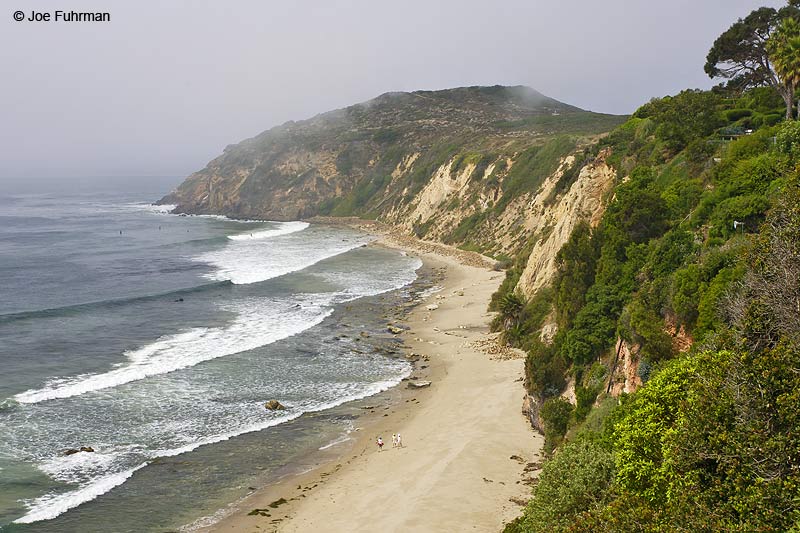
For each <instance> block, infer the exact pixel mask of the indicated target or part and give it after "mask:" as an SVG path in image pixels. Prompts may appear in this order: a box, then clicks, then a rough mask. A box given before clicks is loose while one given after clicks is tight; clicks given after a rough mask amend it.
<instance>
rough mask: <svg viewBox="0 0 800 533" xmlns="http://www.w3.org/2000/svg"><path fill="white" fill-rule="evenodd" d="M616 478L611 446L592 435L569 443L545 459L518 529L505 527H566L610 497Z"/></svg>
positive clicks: (531, 532) (530, 531)
mask: <svg viewBox="0 0 800 533" xmlns="http://www.w3.org/2000/svg"><path fill="white" fill-rule="evenodd" d="M613 478H614V455H613V453H612V452H611V451H610V450H608V449H606V448H605V447H603V446H602V445H601V444H600V443H599V442H598V441H594V440H590V439H579V440H577V441H575V442H570V443H567V444H566V445H565V446H564V447H563V448H562V449H560V450H559V451H558V453H556V454H555V455H554V456H553V458H552V459H550V460H549V461H547V463H545V465H544V468H543V469H542V472H541V474H540V476H539V483H538V484H537V485H536V488H535V489H534V490H533V499H532V500H531V501H530V502H529V503H528V506H527V507H526V509H525V515H524V517H523V518H522V519H521V520H520V522H519V523H518V524H517V527H518V529H516V530H513V529H512V530H506V531H520V532H522V531H524V532H526V533H538V532H541V533H550V532H553V531H564V530H565V529H566V528H567V526H568V525H569V524H570V522H572V521H573V520H574V519H575V517H576V516H578V515H579V514H580V513H583V512H585V511H588V510H589V509H592V508H594V507H595V506H598V505H600V504H602V503H603V502H604V501H605V500H606V499H607V498H608V494H609V490H608V489H609V486H610V485H611V482H612V480H613Z"/></svg>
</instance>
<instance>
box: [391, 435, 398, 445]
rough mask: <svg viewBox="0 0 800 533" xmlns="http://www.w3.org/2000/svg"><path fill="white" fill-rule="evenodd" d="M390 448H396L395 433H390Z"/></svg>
mask: <svg viewBox="0 0 800 533" xmlns="http://www.w3.org/2000/svg"><path fill="white" fill-rule="evenodd" d="M392 448H397V435H395V434H394V433H392Z"/></svg>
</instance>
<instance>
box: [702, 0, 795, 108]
mask: <svg viewBox="0 0 800 533" xmlns="http://www.w3.org/2000/svg"><path fill="white" fill-rule="evenodd" d="M797 4H798V2H797V1H796V0H792V1H791V2H790V3H789V5H788V6H786V7H784V8H782V9H779V10H776V9H773V8H769V7H762V8H759V9H756V10H755V11H753V12H751V13H750V14H749V15H747V16H746V17H745V18H743V19H739V20H738V21H736V22H735V23H734V24H733V25H732V26H731V27H730V28H728V30H727V31H725V32H724V33H723V34H722V35H720V36H719V37H718V38H717V40H716V41H714V45H713V46H712V47H711V50H709V52H708V56H707V57H706V64H705V72H706V74H708V76H709V77H710V78H726V79H728V80H729V82H728V86H729V87H732V88H735V89H738V90H745V89H749V88H752V87H759V86H764V85H768V86H770V87H772V88H774V89H775V90H776V91H777V92H778V93H779V94H780V95H781V97H782V98H783V101H784V102H785V103H786V118H787V119H791V118H792V116H793V115H792V109H793V107H794V87H793V86H792V84H787V83H785V82H784V80H783V79H782V78H781V77H780V76H779V75H778V74H777V73H776V71H775V69H774V67H773V65H772V63H771V61H770V57H769V53H768V51H767V42H768V41H769V39H770V37H771V36H772V34H773V33H774V32H775V30H776V29H777V28H778V26H779V25H780V24H781V22H782V21H783V20H784V19H787V18H795V19H797V18H800V8H798V6H797Z"/></svg>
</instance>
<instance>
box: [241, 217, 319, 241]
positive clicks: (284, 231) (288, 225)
mask: <svg viewBox="0 0 800 533" xmlns="http://www.w3.org/2000/svg"><path fill="white" fill-rule="evenodd" d="M277 224H279V226H278V227H277V228H273V229H264V230H257V231H253V232H250V233H240V234H238V235H228V238H229V239H230V240H232V241H249V240H253V239H268V238H270V237H277V236H279V235H289V234H290V233H296V232H298V231H303V230H304V229H306V228H307V227H308V226H310V224H309V223H308V222H278V223H277Z"/></svg>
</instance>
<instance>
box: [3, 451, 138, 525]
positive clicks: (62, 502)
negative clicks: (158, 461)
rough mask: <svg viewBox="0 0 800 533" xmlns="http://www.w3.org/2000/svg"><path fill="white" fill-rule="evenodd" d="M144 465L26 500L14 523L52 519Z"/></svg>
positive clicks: (103, 491) (119, 483)
mask: <svg viewBox="0 0 800 533" xmlns="http://www.w3.org/2000/svg"><path fill="white" fill-rule="evenodd" d="M145 466H147V463H142V464H140V465H138V466H136V467H134V468H129V469H128V470H124V471H122V472H116V473H114V474H108V475H106V476H103V477H101V478H98V479H96V480H95V481H93V482H92V483H89V484H88V485H86V486H84V487H82V488H80V489H78V490H74V491H71V492H65V493H62V494H45V495H44V496H40V497H39V498H36V499H34V500H26V501H25V502H24V503H25V505H26V506H28V509H29V511H28V513H27V514H25V515H24V516H22V517H20V518H17V519H16V520H14V523H16V524H31V523H33V522H39V521H41V520H52V519H53V518H55V517H57V516H58V515H60V514H63V513H66V512H67V511H69V510H70V509H72V508H74V507H77V506H79V505H80V504H82V503H86V502H88V501H91V500H94V499H95V498H97V497H98V496H101V495H103V494H105V493H106V492H108V491H110V490H111V489H113V488H114V487H117V486H119V485H122V484H123V483H125V482H126V481H127V480H128V478H130V477H131V476H132V475H133V473H134V472H136V471H137V470H139V469H141V468H144V467H145Z"/></svg>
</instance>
